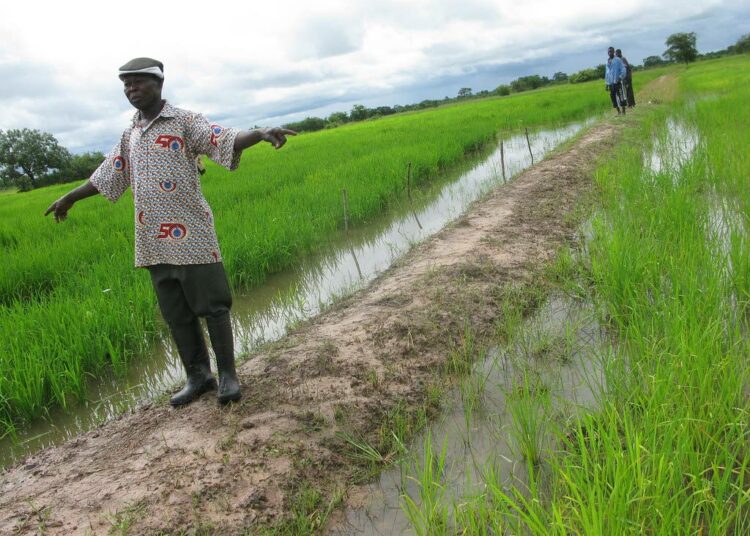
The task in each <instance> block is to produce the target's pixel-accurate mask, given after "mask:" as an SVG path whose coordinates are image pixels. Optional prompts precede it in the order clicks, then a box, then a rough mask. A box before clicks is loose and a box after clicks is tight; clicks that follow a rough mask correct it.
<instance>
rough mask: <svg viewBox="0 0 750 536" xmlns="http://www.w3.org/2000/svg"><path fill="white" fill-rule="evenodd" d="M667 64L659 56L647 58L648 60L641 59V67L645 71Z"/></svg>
mask: <svg viewBox="0 0 750 536" xmlns="http://www.w3.org/2000/svg"><path fill="white" fill-rule="evenodd" d="M665 63H667V62H666V61H664V59H663V58H662V57H661V56H649V57H648V58H643V66H644V67H645V68H646V69H649V68H651V67H659V66H660V65H664V64H665Z"/></svg>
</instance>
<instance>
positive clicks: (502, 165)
mask: <svg viewBox="0 0 750 536" xmlns="http://www.w3.org/2000/svg"><path fill="white" fill-rule="evenodd" d="M500 167H501V168H502V169H503V182H507V179H506V178H505V149H504V148H503V140H500Z"/></svg>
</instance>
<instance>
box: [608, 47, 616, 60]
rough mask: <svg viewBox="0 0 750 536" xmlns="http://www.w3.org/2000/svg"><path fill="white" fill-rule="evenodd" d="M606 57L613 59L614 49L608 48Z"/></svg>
mask: <svg viewBox="0 0 750 536" xmlns="http://www.w3.org/2000/svg"><path fill="white" fill-rule="evenodd" d="M607 55H608V56H609V57H610V58H614V57H615V49H614V48H608V49H607Z"/></svg>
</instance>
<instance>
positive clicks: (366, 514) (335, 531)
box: [329, 296, 605, 536]
mask: <svg viewBox="0 0 750 536" xmlns="http://www.w3.org/2000/svg"><path fill="white" fill-rule="evenodd" d="M604 341H605V338H604V333H603V331H602V329H601V328H600V326H599V325H598V323H597V321H596V320H595V316H594V314H593V311H592V309H591V308H589V307H587V306H584V305H582V304H581V303H578V302H574V301H572V300H570V299H567V298H563V297H560V296H558V297H554V298H552V299H550V300H549V301H548V302H547V304H546V305H545V306H544V307H542V308H541V309H540V310H539V311H538V312H537V313H536V315H534V316H533V317H531V318H529V319H527V320H526V321H524V323H523V325H522V327H521V335H520V336H519V337H517V338H516V340H515V342H513V343H512V344H511V345H509V346H507V347H498V348H495V349H493V350H492V351H490V352H489V353H488V356H487V357H486V358H485V359H484V360H482V361H481V362H479V363H477V365H476V367H475V370H474V371H473V372H472V374H471V375H470V376H469V377H468V378H466V379H464V380H463V384H462V385H461V386H460V388H456V389H455V390H454V391H453V392H452V393H450V396H448V397H447V400H446V407H445V411H444V412H443V415H442V416H441V417H440V418H439V420H438V421H437V422H436V423H435V424H433V425H431V426H430V427H429V428H428V429H427V430H426V431H424V432H423V433H422V434H421V435H420V436H419V437H417V438H416V440H415V441H414V442H413V443H412V444H411V445H410V447H409V454H408V455H407V456H406V460H405V461H403V462H402V463H400V464H398V465H397V466H396V467H394V468H392V469H389V470H387V471H385V472H384V473H382V474H381V476H380V479H379V480H378V481H377V482H374V483H372V484H370V485H368V487H367V489H366V490H365V493H363V494H362V496H364V497H366V500H365V504H364V505H363V506H362V507H360V508H356V509H349V510H347V511H346V513H345V520H343V521H339V522H335V523H334V525H333V526H332V527H331V528H330V529H329V534H332V535H336V536H339V535H351V534H356V535H400V534H411V533H412V531H411V523H410V521H409V519H408V517H407V515H406V514H405V513H404V510H403V509H402V505H403V497H404V496H406V495H408V496H409V497H411V499H412V500H414V501H415V503H416V504H417V505H420V503H421V499H420V489H419V484H418V483H417V482H418V480H419V476H418V473H419V468H420V467H423V466H424V464H425V457H424V444H425V441H426V440H427V438H428V437H429V440H430V442H431V443H432V450H433V452H436V453H440V452H441V451H442V450H443V449H445V470H444V472H443V474H442V477H441V479H440V482H439V484H440V485H441V489H442V493H443V496H442V498H441V501H440V502H441V504H442V505H443V506H444V507H445V508H446V509H447V511H448V512H451V511H452V508H453V506H454V505H458V504H461V503H462V502H464V501H465V500H466V499H467V498H470V497H472V496H473V495H476V494H478V493H481V492H482V490H483V487H484V481H485V475H487V474H488V472H489V471H492V472H493V473H494V475H495V477H494V480H495V481H497V479H498V478H499V479H500V482H501V483H502V484H503V485H506V486H510V485H516V486H518V487H520V488H521V489H523V488H524V486H525V484H526V475H527V469H526V465H525V462H524V460H523V457H522V456H521V454H520V449H519V448H518V445H517V444H516V443H515V441H514V439H513V438H514V437H515V436H514V432H513V427H514V424H513V418H512V416H511V411H510V410H509V405H508V398H509V397H510V398H512V397H514V396H517V393H518V389H519V382H520V383H521V384H522V383H523V382H524V380H523V378H526V379H527V380H526V381H529V380H528V378H533V379H532V380H531V381H533V382H534V384H535V386H536V388H535V390H536V391H538V392H545V393H547V394H548V396H549V398H548V400H549V404H548V405H547V406H545V405H544V404H540V405H539V410H540V411H539V414H538V417H539V419H538V422H539V424H540V426H542V428H541V430H540V431H541V434H542V436H543V438H546V441H545V440H544V439H543V442H544V443H546V444H547V447H546V448H550V447H552V445H553V443H552V442H553V440H554V439H553V438H554V437H555V436H554V432H553V430H552V424H551V423H553V422H555V421H559V420H560V419H559V418H558V416H559V415H569V414H570V413H571V412H572V411H575V409H574V408H576V407H577V408H580V407H593V406H595V405H596V393H600V392H601V389H602V383H603V379H602V368H601V360H600V359H599V358H598V357H597V356H596V355H595V352H598V351H599V350H600V349H601V348H602V347H603V344H604ZM469 384H471V385H472V387H470V386H469ZM482 384H483V385H484V387H478V386H481V385H482ZM477 392H478V393H480V394H479V396H478V397H477V396H476V393H477ZM545 396H546V395H545ZM571 406H573V407H574V408H571ZM544 427H546V428H544ZM355 500H356V498H355Z"/></svg>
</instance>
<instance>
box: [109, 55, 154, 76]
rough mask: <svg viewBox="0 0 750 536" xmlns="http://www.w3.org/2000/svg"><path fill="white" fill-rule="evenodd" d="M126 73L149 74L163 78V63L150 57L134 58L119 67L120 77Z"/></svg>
mask: <svg viewBox="0 0 750 536" xmlns="http://www.w3.org/2000/svg"><path fill="white" fill-rule="evenodd" d="M126 74H150V75H153V76H155V77H157V78H161V79H164V64H163V63H162V62H160V61H159V60H155V59H152V58H135V59H132V60H130V61H129V62H127V63H126V64H125V65H123V66H122V67H120V72H119V73H118V76H119V77H120V78H122V77H123V76H125V75H126Z"/></svg>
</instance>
